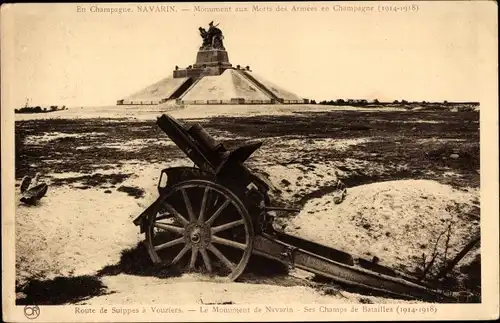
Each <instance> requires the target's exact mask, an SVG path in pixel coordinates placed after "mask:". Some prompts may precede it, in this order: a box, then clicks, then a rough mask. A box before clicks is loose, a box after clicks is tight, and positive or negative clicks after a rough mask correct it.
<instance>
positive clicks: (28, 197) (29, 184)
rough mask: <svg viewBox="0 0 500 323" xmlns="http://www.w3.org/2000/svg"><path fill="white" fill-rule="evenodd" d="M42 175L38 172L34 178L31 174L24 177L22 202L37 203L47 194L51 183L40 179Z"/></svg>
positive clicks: (22, 181)
mask: <svg viewBox="0 0 500 323" xmlns="http://www.w3.org/2000/svg"><path fill="white" fill-rule="evenodd" d="M40 176H41V174H40V173H36V175H35V177H34V178H33V179H32V178H31V177H29V176H24V177H23V179H22V180H21V184H20V191H21V194H22V197H21V202H23V203H25V204H28V205H35V204H36V203H37V202H38V201H39V200H40V199H41V198H42V197H44V196H45V194H46V193H47V190H48V188H49V185H48V184H46V183H44V182H42V181H40Z"/></svg>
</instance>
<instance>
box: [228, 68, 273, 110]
mask: <svg viewBox="0 0 500 323" xmlns="http://www.w3.org/2000/svg"><path fill="white" fill-rule="evenodd" d="M237 71H238V72H239V73H240V74H241V75H243V77H245V78H246V79H247V80H248V81H250V82H251V83H253V84H254V86H255V87H257V88H258V89H259V90H261V91H262V92H264V94H266V95H267V96H268V97H269V98H270V99H272V100H276V102H279V103H281V102H282V100H281V99H280V98H279V97H277V96H276V95H275V94H274V93H273V92H271V91H269V90H268V89H267V88H266V87H265V86H264V84H262V83H260V82H259V81H258V80H257V79H255V78H254V77H253V76H252V75H250V74H248V73H247V72H245V71H242V70H237Z"/></svg>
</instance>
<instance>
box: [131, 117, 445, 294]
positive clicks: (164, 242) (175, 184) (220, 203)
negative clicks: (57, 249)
mask: <svg viewBox="0 0 500 323" xmlns="http://www.w3.org/2000/svg"><path fill="white" fill-rule="evenodd" d="M157 125H158V126H159V127H160V128H161V129H162V130H163V131H164V132H165V133H166V134H167V135H168V137H170V139H171V140H172V141H173V142H174V143H175V144H176V145H177V146H178V147H179V148H180V149H181V150H182V151H183V152H184V153H185V154H186V155H187V156H188V157H189V158H190V159H191V160H192V161H193V162H194V164H195V166H194V167H172V168H167V169H163V170H162V171H161V175H160V179H159V183H158V191H159V197H158V199H157V200H156V201H155V202H153V203H152V204H151V205H150V206H149V207H148V208H147V209H146V210H144V212H143V213H142V214H140V215H139V216H138V217H137V218H136V219H135V220H134V221H133V222H134V224H135V225H137V226H139V227H140V230H141V233H145V236H146V241H145V244H146V246H147V250H148V253H149V256H150V258H151V260H152V261H153V263H156V264H162V265H165V266H175V267H176V268H180V269H181V270H183V271H184V272H199V273H203V274H207V275H211V276H213V277H214V278H216V279H222V280H226V281H233V280H236V279H237V278H238V277H239V276H240V275H241V274H242V273H243V271H244V269H245V267H246V266H247V264H248V262H249V260H250V257H251V255H252V254H254V255H260V256H263V257H265V258H268V259H271V260H274V261H278V262H280V263H282V264H285V265H287V266H291V267H295V268H299V269H302V270H305V271H308V272H311V273H314V274H316V275H319V276H324V277H327V278H329V279H332V280H334V281H337V282H340V283H344V284H348V285H353V286H357V287H361V288H364V289H369V290H373V291H379V292H384V293H386V294H389V295H393V296H397V297H403V298H417V299H422V300H428V301H437V302H452V301H454V300H455V298H454V297H451V296H450V294H444V293H442V292H440V291H439V290H438V289H437V288H436V286H433V285H431V284H430V283H429V282H427V283H426V282H424V281H422V279H419V278H416V277H412V276H409V275H406V274H404V273H400V272H397V271H395V270H393V269H391V268H388V267H384V266H382V265H380V264H378V263H376V262H374V261H370V260H366V259H362V258H359V257H356V256H353V255H351V254H349V253H346V252H343V251H340V250H336V249H333V248H330V247H327V246H324V245H321V244H318V243H315V242H312V241H308V240H304V239H301V238H299V237H296V236H292V235H288V234H284V233H281V232H278V231H276V230H275V229H274V228H273V225H272V223H273V220H274V218H275V212H273V211H277V210H281V211H289V212H297V211H299V210H298V209H289V208H280V207H274V206H272V205H271V199H270V196H269V189H270V187H271V186H270V183H268V182H267V181H266V179H265V178H263V177H261V176H259V175H258V174H257V173H254V172H252V171H251V170H250V169H248V168H247V167H246V166H245V165H244V162H245V161H246V160H247V159H248V158H249V157H250V156H251V155H252V154H253V153H254V152H255V151H256V150H257V149H258V148H259V147H260V146H261V145H262V142H248V143H245V144H243V145H241V146H239V147H238V148H236V149H234V150H231V151H229V150H227V149H226V148H225V147H224V145H223V144H222V143H218V142H217V141H216V140H215V139H214V138H213V137H211V136H210V134H208V133H207V132H206V131H205V129H204V128H203V127H201V126H200V125H199V124H194V125H191V126H189V127H188V126H187V125H185V124H183V123H181V122H179V121H178V120H176V119H174V118H173V117H171V116H168V115H165V114H164V115H162V116H161V117H160V118H158V120H157Z"/></svg>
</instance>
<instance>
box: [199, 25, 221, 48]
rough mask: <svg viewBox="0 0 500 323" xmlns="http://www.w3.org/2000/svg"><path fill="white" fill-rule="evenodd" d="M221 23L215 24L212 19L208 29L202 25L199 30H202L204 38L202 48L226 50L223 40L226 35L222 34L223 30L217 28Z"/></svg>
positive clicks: (201, 34)
mask: <svg viewBox="0 0 500 323" xmlns="http://www.w3.org/2000/svg"><path fill="white" fill-rule="evenodd" d="M218 25H219V24H217V25H215V26H214V22H213V21H211V22H210V23H209V24H208V31H207V30H205V28H203V27H200V28H198V30H199V31H200V36H201V38H202V39H203V44H202V45H201V47H200V49H202V50H210V49H222V50H225V48H224V45H223V43H222V40H223V39H224V36H223V35H222V31H221V30H220V29H219V28H217V26H218Z"/></svg>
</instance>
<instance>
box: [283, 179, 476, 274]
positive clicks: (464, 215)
mask: <svg viewBox="0 0 500 323" xmlns="http://www.w3.org/2000/svg"><path fill="white" fill-rule="evenodd" d="M478 195H479V194H478V192H477V191H476V190H472V189H471V190H467V191H461V190H456V189H453V188H452V187H450V186H447V185H442V184H440V183H438V182H435V181H429V180H400V181H389V182H379V183H374V184H368V185H362V186H357V187H353V188H350V189H348V194H347V196H346V198H345V200H344V202H343V203H341V204H338V205H337V204H334V202H333V196H332V195H331V194H326V195H324V196H323V197H321V198H315V199H311V200H309V201H308V202H307V203H306V205H305V206H304V208H303V209H302V211H301V213H300V214H299V215H298V216H296V217H294V218H293V219H291V220H290V221H288V222H287V223H286V224H285V225H283V226H282V227H281V228H277V229H280V230H284V231H285V232H286V233H289V234H292V235H297V236H300V237H303V238H306V239H310V240H312V241H315V242H318V243H322V244H324V245H327V246H330V247H333V248H336V249H339V250H343V251H346V252H349V253H352V254H353V255H357V256H361V257H363V258H367V259H371V258H372V257H373V256H377V257H378V258H379V259H380V260H379V263H380V264H381V265H385V266H388V267H391V268H393V269H397V270H401V271H404V272H406V273H409V274H417V275H420V274H422V272H423V270H424V268H425V267H426V266H427V267H429V269H428V270H427V273H428V275H430V276H432V275H433V274H435V273H437V271H438V270H439V269H440V268H442V266H443V264H444V263H445V262H446V261H447V260H450V259H452V258H453V257H454V256H455V255H456V254H457V253H458V252H460V251H461V250H462V248H463V247H464V246H465V245H466V244H467V243H468V242H469V241H471V239H472V238H473V236H475V235H477V234H479V230H480V227H479V222H480V221H479V206H478V205H479V201H478ZM478 249H479V248H476V249H474V251H473V252H470V253H469V254H468V255H467V256H466V257H465V258H464V259H463V260H462V261H461V262H460V263H459V266H458V267H460V266H466V265H470V263H471V262H472V261H474V260H475V259H476V258H477V257H476V256H477V255H478V254H479V250H478ZM432 258H435V259H434V261H433V262H432V263H431V259H432ZM429 263H431V265H429Z"/></svg>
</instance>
